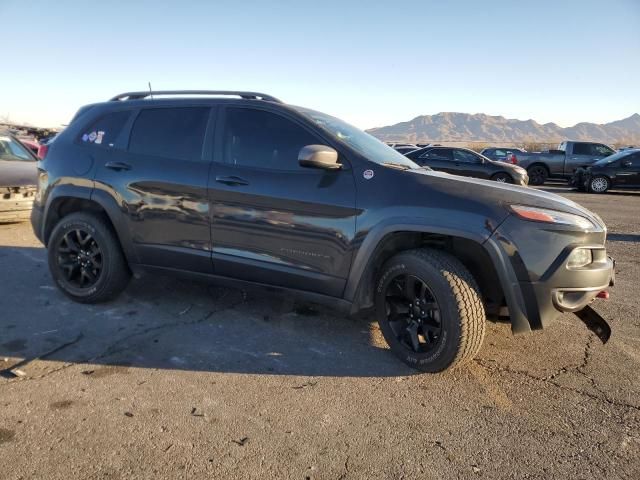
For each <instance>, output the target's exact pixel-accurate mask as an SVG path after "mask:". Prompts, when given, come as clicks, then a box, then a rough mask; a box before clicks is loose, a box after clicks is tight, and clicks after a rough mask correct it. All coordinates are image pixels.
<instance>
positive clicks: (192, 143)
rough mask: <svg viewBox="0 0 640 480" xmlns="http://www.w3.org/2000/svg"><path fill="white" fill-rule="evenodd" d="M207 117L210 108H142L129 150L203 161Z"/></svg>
mask: <svg viewBox="0 0 640 480" xmlns="http://www.w3.org/2000/svg"><path fill="white" fill-rule="evenodd" d="M208 118H209V109H208V108H207V107H185V108H150V109H146V110H142V111H141V112H140V115H138V118H137V119H136V121H135V123H134V124H133V129H132V131H131V139H130V140H129V151H131V152H132V153H140V154H143V155H155V156H158V157H166V158H176V159H180V160H200V159H201V158H202V143H203V141H204V133H205V130H206V128H207V120H208Z"/></svg>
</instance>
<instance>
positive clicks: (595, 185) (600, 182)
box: [589, 175, 611, 193]
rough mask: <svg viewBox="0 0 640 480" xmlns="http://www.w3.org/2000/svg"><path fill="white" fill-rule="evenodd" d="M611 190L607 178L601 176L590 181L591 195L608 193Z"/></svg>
mask: <svg viewBox="0 0 640 480" xmlns="http://www.w3.org/2000/svg"><path fill="white" fill-rule="evenodd" d="M609 188H611V182H610V181H609V179H608V178H607V177H605V176H602V175H599V176H597V177H593V178H592V179H591V180H589V191H590V192H591V193H606V192H607V190H609Z"/></svg>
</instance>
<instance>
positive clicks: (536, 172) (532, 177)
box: [527, 165, 549, 185]
mask: <svg viewBox="0 0 640 480" xmlns="http://www.w3.org/2000/svg"><path fill="white" fill-rule="evenodd" d="M527 173H528V175H529V184H530V185H544V182H546V181H547V178H548V177H549V172H548V171H547V169H546V168H545V167H544V166H542V165H533V166H531V167H529V168H528V169H527Z"/></svg>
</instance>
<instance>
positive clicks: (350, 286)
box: [344, 218, 531, 334]
mask: <svg viewBox="0 0 640 480" xmlns="http://www.w3.org/2000/svg"><path fill="white" fill-rule="evenodd" d="M495 227H496V228H495V229H494V232H495V230H496V229H497V227H498V225H496V226H495ZM396 232H422V233H433V234H441V235H449V236H454V237H460V238H465V239H467V240H472V241H474V242H476V243H478V244H479V245H480V246H482V247H483V248H484V250H485V251H486V252H487V254H488V255H489V257H490V258H491V261H492V263H493V266H494V268H495V270H496V273H497V275H498V279H499V280H500V284H501V286H502V290H503V292H504V296H505V301H506V303H507V307H508V308H509V316H510V319H511V330H512V332H513V333H516V334H519V333H525V332H530V331H531V325H530V323H529V319H528V317H527V311H526V306H525V301H524V297H523V295H522V291H521V289H520V283H519V281H518V278H517V275H516V272H515V270H514V268H513V266H512V265H511V261H510V259H509V256H508V255H507V254H506V252H504V250H503V249H502V248H501V246H500V243H499V242H498V241H497V240H496V239H495V238H494V237H493V236H492V233H493V232H490V231H489V230H486V229H485V230H481V231H477V230H473V229H468V228H465V229H461V228H456V227H452V226H436V225H425V223H424V219H410V218H406V219H402V220H401V221H398V220H397V219H396V220H394V219H389V220H387V221H384V222H382V223H380V224H378V225H376V227H374V228H373V229H371V230H370V231H369V233H368V234H367V236H366V237H365V239H364V241H363V242H362V245H361V246H360V248H359V249H358V252H357V254H356V256H355V259H354V261H353V264H352V266H351V271H350V272H349V278H348V279H347V284H346V286H345V293H344V299H345V300H347V301H349V302H351V303H352V304H353V303H354V302H355V301H356V298H357V295H358V289H359V288H360V287H361V282H362V281H363V279H365V278H366V272H367V269H368V268H369V266H370V265H371V262H372V261H373V256H374V253H375V251H376V248H377V247H378V246H379V245H380V243H381V242H382V241H383V239H384V238H385V237H386V236H387V235H389V234H393V233H396ZM354 307H355V306H354Z"/></svg>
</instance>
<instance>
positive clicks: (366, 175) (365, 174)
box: [362, 170, 374, 180]
mask: <svg viewBox="0 0 640 480" xmlns="http://www.w3.org/2000/svg"><path fill="white" fill-rule="evenodd" d="M373 175H374V173H373V170H365V171H364V172H362V176H363V177H364V179H365V180H371V179H372V178H373Z"/></svg>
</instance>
